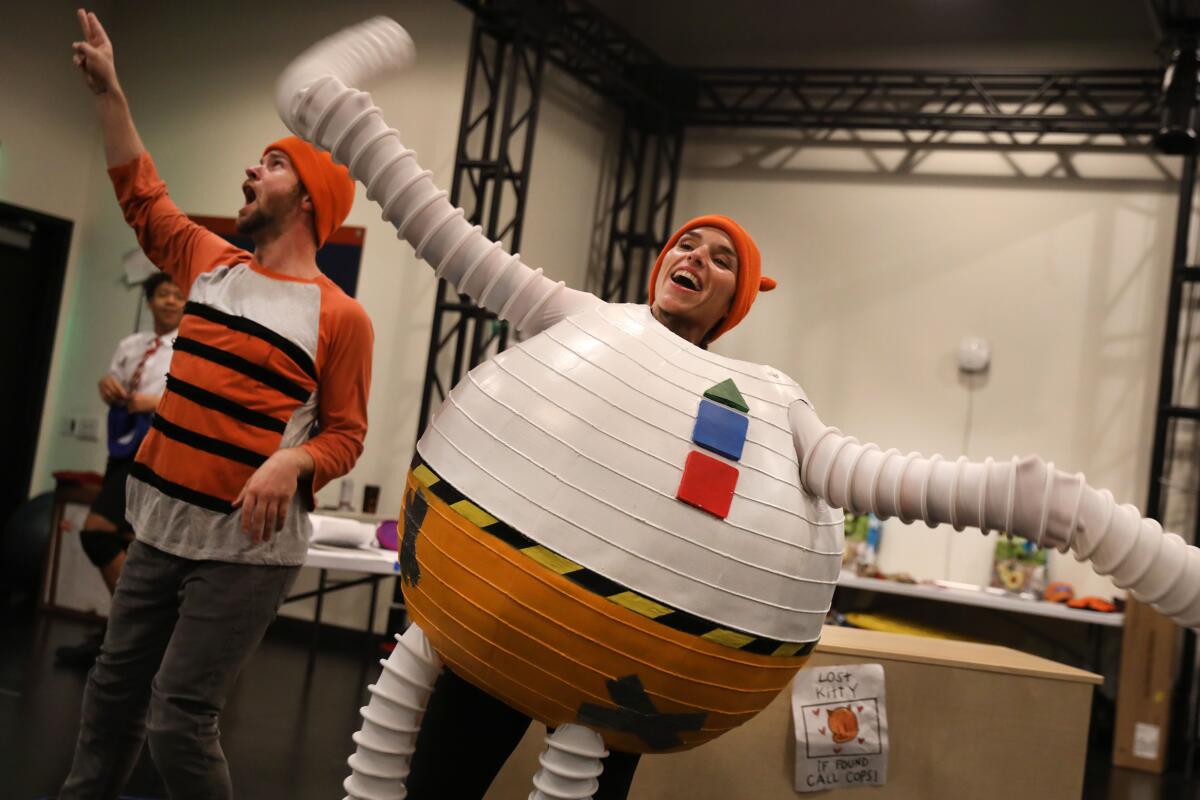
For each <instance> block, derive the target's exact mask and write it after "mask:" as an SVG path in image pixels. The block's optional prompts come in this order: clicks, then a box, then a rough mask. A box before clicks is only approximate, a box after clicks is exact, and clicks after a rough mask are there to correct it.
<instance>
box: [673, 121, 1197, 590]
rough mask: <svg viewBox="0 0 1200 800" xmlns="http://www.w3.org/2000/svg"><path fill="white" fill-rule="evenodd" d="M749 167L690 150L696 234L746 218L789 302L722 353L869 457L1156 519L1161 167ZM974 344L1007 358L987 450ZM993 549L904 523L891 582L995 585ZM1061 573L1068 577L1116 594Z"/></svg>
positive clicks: (980, 160)
mask: <svg viewBox="0 0 1200 800" xmlns="http://www.w3.org/2000/svg"><path fill="white" fill-rule="evenodd" d="M756 144H758V146H760V147H761V142H757V143H756ZM731 151H734V152H731ZM739 152H743V153H744V148H742V149H740V150H739V149H738V148H731V147H730V146H729V144H728V142H727V141H724V140H714V139H712V138H708V139H706V138H705V137H694V138H693V139H691V140H689V147H688V148H687V149H686V150H685V157H684V164H685V167H684V177H683V180H682V182H681V185H680V196H679V203H678V205H677V209H678V213H677V217H678V218H679V219H680V220H682V219H684V218H685V217H686V216H690V215H693V214H696V213H701V212H704V211H706V210H710V209H711V210H719V211H724V212H726V213H729V214H731V215H732V216H734V217H735V218H737V219H739V220H745V223H744V224H745V225H746V226H747V227H748V229H749V230H750V231H751V233H752V234H753V235H754V236H755V237H756V239H757V241H758V244H759V247H760V248H761V250H762V252H763V254H764V272H765V273H766V274H769V275H772V276H773V277H775V278H777V279H778V280H779V283H780V288H779V289H778V290H776V291H775V292H773V293H771V294H768V295H763V296H761V297H760V299H759V301H758V304H757V305H756V308H755V310H754V313H752V314H751V315H750V317H749V318H748V319H747V321H746V322H745V323H743V325H742V326H741V327H740V328H738V329H737V330H735V331H734V332H732V333H731V334H730V335H729V336H727V337H726V338H725V339H723V340H722V341H721V342H719V343H718V345H717V347H716V348H715V349H717V350H719V351H721V352H724V353H728V354H730V355H735V356H738V357H745V358H749V359H754V360H760V361H765V362H768V363H771V364H773V365H775V366H776V367H779V368H780V369H782V370H784V371H785V372H787V373H788V374H790V375H792V377H794V378H795V379H796V380H798V381H799V382H800V384H801V385H802V386H803V387H804V388H805V389H806V391H807V393H808V395H809V397H810V399H811V400H812V401H813V403H814V405H815V407H816V408H817V410H818V412H819V413H820V414H821V416H822V418H823V419H824V421H825V422H826V423H828V424H831V425H834V426H836V427H839V428H841V429H842V430H843V431H845V432H847V433H849V434H852V435H854V436H857V437H859V438H860V439H861V440H863V441H872V442H876V443H878V444H879V445H880V446H882V447H884V448H888V447H895V448H898V449H900V450H901V451H902V452H908V451H910V450H919V451H921V452H924V453H925V454H932V453H935V452H936V453H942V454H944V455H945V456H947V457H948V458H950V459H953V458H956V457H957V456H958V455H960V454H965V455H967V456H969V457H971V458H973V459H982V458H984V457H985V456H988V455H991V456H995V457H997V458H1008V457H1009V456H1011V455H1013V454H1029V453H1038V454H1041V455H1042V456H1044V457H1046V458H1047V459H1052V460H1054V461H1055V462H1056V463H1057V464H1058V465H1059V466H1060V467H1063V468H1066V469H1072V470H1082V471H1083V472H1085V473H1086V474H1087V475H1088V477H1089V479H1090V481H1091V482H1092V483H1093V485H1097V486H1103V487H1108V488H1110V489H1111V490H1112V491H1113V492H1114V494H1115V495H1116V496H1117V498H1118V500H1121V501H1125V502H1134V503H1138V504H1140V503H1142V502H1143V501H1144V499H1145V491H1146V480H1147V470H1148V460H1149V449H1150V448H1149V440H1150V435H1151V432H1152V422H1153V405H1154V402H1155V398H1156V391H1157V380H1156V378H1157V375H1158V359H1159V352H1160V347H1161V345H1160V342H1161V338H1162V332H1163V324H1164V317H1163V315H1164V309H1165V305H1166V295H1167V283H1166V279H1167V275H1168V268H1169V264H1170V257H1171V250H1170V247H1171V237H1172V232H1173V225H1174V210H1175V195H1174V187H1173V186H1172V185H1171V184H1170V183H1168V182H1165V181H1159V182H1155V181H1153V180H1149V179H1145V178H1144V177H1139V176H1149V175H1152V174H1153V173H1154V171H1155V169H1156V167H1155V166H1154V165H1153V164H1150V163H1147V158H1146V157H1144V156H1110V157H1107V158H1100V157H1098V156H1089V157H1087V159H1085V160H1086V161H1087V167H1086V169H1085V172H1087V171H1090V174H1092V175H1094V176H1095V178H1094V179H1093V180H1064V179H1058V178H1052V179H1036V178H1013V177H1001V176H1002V175H1004V174H1005V173H1009V174H1011V170H1008V169H1000V168H998V167H997V164H996V162H997V161H999V159H998V157H997V156H996V155H994V154H979V155H961V154H959V155H955V156H953V157H950V156H947V155H946V154H942V155H939V156H935V157H934V158H933V159H931V161H929V162H925V163H926V166H925V167H923V168H922V169H920V170H918V174H916V175H912V176H897V175H890V174H883V175H880V174H878V173H877V171H876V173H875V174H872V172H871V171H870V170H869V169H868V168H867V167H864V166H863V162H865V159H863V158H862V153H861V151H845V150H837V151H822V150H819V149H815V150H814V149H809V150H804V149H801V150H800V151H799V152H797V153H794V154H792V156H791V157H790V158H787V159H783V160H780V161H779V162H778V164H776V165H774V166H772V167H769V168H763V167H758V166H747V165H746V163H745V162H744V160H742V159H740V158H739V156H738V153H739ZM882 156H883V157H885V158H893V159H894V156H889V155H888V154H886V153H884V154H882ZM753 163H761V160H754V162H753ZM866 163H869V162H866ZM890 163H895V162H894V160H893V161H892V162H890ZM1162 163H1163V164H1164V165H1165V166H1166V167H1167V168H1168V169H1170V168H1172V167H1174V166H1176V165H1174V164H1173V163H1171V162H1170V160H1166V161H1164V162H1162ZM729 165H734V166H729ZM1035 174H1036V173H1035ZM1103 176H1109V177H1108V178H1105V177H1103ZM1113 176H1126V177H1125V178H1120V179H1119V178H1118V177H1113ZM1129 176H1133V177H1129ZM969 335H970V336H981V337H983V338H985V339H987V340H988V341H989V342H990V343H991V345H992V351H993V365H992V368H991V371H990V374H989V375H988V376H987V378H986V381H985V382H984V384H983V385H982V386H979V387H978V388H976V389H975V391H974V395H973V398H972V399H973V411H972V420H971V424H970V428H969V436H968V429H967V413H968V390H967V388H966V386H965V385H964V383H963V382H962V381H961V379H960V378H959V376H958V373H957V369H956V366H955V361H954V356H955V353H956V350H957V346H958V343H959V341H960V339H962V338H963V337H964V336H969ZM993 547H994V542H993V541H991V540H984V539H981V538H980V537H979V536H978V534H977V533H975V534H970V533H961V534H955V533H954V532H953V531H952V530H951V529H950V528H949V527H943V528H939V529H937V530H935V531H929V530H928V529H926V527H925V526H924V525H916V526H911V527H908V528H906V527H905V526H902V525H900V524H899V523H898V522H896V521H894V520H892V521H889V523H888V524H887V525H886V527H885V534H884V542H883V547H882V552H881V554H880V557H881V563H880V566H881V567H882V568H883V569H885V570H886V571H904V572H909V573H911V574H913V575H914V576H915V577H918V578H948V579H950V580H960V581H967V582H974V583H979V582H986V580H987V570H988V568H989V567H990V561H991V559H990V550H991V548H993ZM1052 556H1053V559H1052V566H1051V577H1052V578H1053V579H1062V580H1069V581H1071V582H1072V583H1074V584H1075V586H1076V588H1077V590H1082V591H1084V592H1086V593H1096V594H1100V595H1104V596H1109V595H1111V594H1112V593H1113V592H1114V589H1115V587H1113V586H1112V585H1111V583H1110V582H1109V581H1107V580H1106V579H1100V578H1098V577H1096V576H1094V575H1093V574H1092V573H1091V571H1090V570H1089V569H1088V568H1086V567H1084V566H1082V565H1078V564H1076V563H1075V562H1074V560H1073V559H1071V558H1069V557H1058V554H1057V553H1054V554H1052ZM947 566H948V568H947Z"/></svg>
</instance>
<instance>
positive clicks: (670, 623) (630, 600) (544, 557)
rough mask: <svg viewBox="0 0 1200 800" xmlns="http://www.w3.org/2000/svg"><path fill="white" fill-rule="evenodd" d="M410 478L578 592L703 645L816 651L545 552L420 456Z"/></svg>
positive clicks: (772, 652)
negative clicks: (719, 620) (723, 621)
mask: <svg viewBox="0 0 1200 800" xmlns="http://www.w3.org/2000/svg"><path fill="white" fill-rule="evenodd" d="M412 472H413V476H414V477H415V478H416V479H417V480H418V481H419V482H420V483H421V484H422V485H423V486H424V487H425V488H426V489H428V490H429V491H430V492H431V493H432V494H433V495H434V496H435V497H437V498H438V499H440V500H441V501H442V502H444V503H445V504H446V505H448V506H450V508H451V510H453V511H455V512H456V513H458V514H461V515H462V516H463V517H464V518H465V519H466V520H468V521H469V522H470V523H471V524H473V525H475V526H476V527H478V528H480V529H482V530H485V531H487V532H488V533H490V534H492V535H493V536H495V537H496V538H497V539H500V540H501V541H503V542H505V543H506V544H508V545H510V546H512V547H515V548H516V549H517V550H520V551H521V552H522V553H524V554H525V555H527V556H529V557H530V558H532V559H533V560H534V561H536V562H538V563H539V564H541V565H542V566H543V567H545V568H546V569H549V570H551V571H552V572H556V573H558V574H559V575H562V576H563V577H564V578H566V579H567V580H569V581H571V582H572V583H574V584H576V585H577V586H581V587H583V588H584V589H587V590H588V591H590V592H593V593H595V594H598V595H601V596H602V597H605V598H607V599H608V600H610V601H612V602H613V603H616V604H617V605H620V606H624V607H625V608H628V609H629V610H630V611H633V612H635V613H638V614H641V615H642V616H643V617H646V618H648V619H652V620H654V621H655V622H657V623H659V624H661V625H666V626H667V627H668V628H672V629H674V630H677V631H682V632H683V633H690V634H692V635H693V636H699V637H700V638H701V639H707V640H708V641H710V642H715V643H716V644H719V645H724V646H725V647H730V648H733V649H734V650H742V651H745V652H748V653H757V654H759V655H766V656H783V657H794V656H806V655H808V654H809V653H811V652H812V650H813V648H814V647H816V646H817V643H816V641H812V642H784V641H780V640H779V639H768V638H766V637H764V636H756V635H754V634H752V633H747V632H745V631H738V630H733V629H730V628H724V627H721V626H719V625H717V624H716V623H715V622H712V621H710V620H706V619H704V618H703V617H698V616H696V615H695V614H690V613H688V612H687V611H681V610H680V609H678V608H672V607H671V606H668V605H664V604H662V603H660V602H659V601H657V600H653V599H651V598H649V597H646V596H645V595H641V594H638V593H637V592H634V591H631V590H630V589H628V588H626V587H625V586H622V585H621V584H619V583H617V582H616V581H613V580H610V579H609V578H606V577H604V576H603V575H601V574H599V573H597V572H593V571H592V570H590V569H588V568H586V567H584V566H582V565H580V564H576V563H575V562H574V561H572V560H570V559H569V558H566V557H565V556H562V555H559V554H558V553H555V552H554V551H553V550H550V549H548V548H546V547H543V546H542V545H540V544H538V543H537V542H535V541H533V540H532V539H530V538H529V537H528V536H526V535H525V534H523V533H521V532H520V531H518V530H516V529H515V528H513V527H512V526H510V525H507V524H505V523H504V522H501V521H500V520H498V519H496V518H495V517H494V516H492V515H491V514H489V513H488V512H487V511H485V510H484V509H482V508H480V507H479V506H478V505H476V504H475V503H474V502H472V501H471V500H469V499H468V498H467V496H466V495H464V494H463V493H462V492H460V491H459V490H458V489H455V488H454V487H453V486H451V485H450V483H449V482H448V481H446V480H445V479H444V478H442V477H441V476H439V475H438V474H437V473H436V472H434V471H433V469H432V468H430V466H429V465H428V464H426V463H425V462H424V461H422V460H421V458H420V456H417V457H415V458H413V462H412Z"/></svg>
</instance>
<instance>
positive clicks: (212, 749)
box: [59, 541, 300, 800]
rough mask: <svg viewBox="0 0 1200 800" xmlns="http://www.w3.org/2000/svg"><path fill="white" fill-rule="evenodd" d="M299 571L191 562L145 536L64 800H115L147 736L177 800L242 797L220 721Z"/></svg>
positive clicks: (92, 679) (114, 621)
mask: <svg viewBox="0 0 1200 800" xmlns="http://www.w3.org/2000/svg"><path fill="white" fill-rule="evenodd" d="M299 571H300V568H299V567H272V566H259V565H256V564H232V563H228V562H223V561H192V560H190V559H186V558H179V557H178V556H173V555H171V554H170V553H165V552H163V551H162V550H157V549H155V548H153V547H151V546H149V545H147V544H144V543H142V542H137V541H135V542H134V543H133V544H132V545H131V546H130V548H129V555H128V558H127V559H126V561H125V567H124V569H123V570H122V572H121V579H120V581H119V582H118V584H117V590H116V593H115V594H114V595H113V604H112V611H111V613H110V615H109V618H108V632H107V634H105V637H104V645H103V647H102V649H101V653H100V657H99V658H98V659H96V665H95V666H94V667H93V668H92V671H91V672H90V673H89V674H88V682H87V689H86V690H85V692H84V695H83V712H82V715H81V718H80V722H79V740H78V742H77V743H76V745H75V759H74V762H73V763H72V765H71V774H70V775H69V776H68V777H67V781H66V783H65V784H64V785H63V788H62V791H61V793H60V794H59V798H60V800H67V798H71V800H74V798H89V799H90V798H115V797H117V796H118V795H119V794H120V792H121V789H122V788H124V785H125V782H126V780H128V778H129V773H130V772H131V771H132V770H133V767H134V765H135V764H136V763H137V758H138V755H139V754H140V752H141V749H142V742H143V741H145V740H148V741H149V744H150V755H151V757H152V758H153V759H154V764H155V766H156V767H157V768H158V771H159V774H160V775H162V778H163V783H164V784H166V787H167V792H168V793H169V794H170V796H171V798H172V800H184V798H204V800H221V799H222V798H230V797H232V796H233V789H232V786H231V784H230V781H229V768H228V766H227V765H226V763H225V754H224V753H223V752H222V751H221V742H220V730H219V728H218V720H217V718H218V715H219V714H220V713H221V709H222V708H223V707H224V706H225V701H226V699H227V698H228V697H229V692H230V690H231V689H232V688H233V684H234V682H235V681H236V680H237V676H238V674H239V673H240V672H241V671H242V668H243V667H244V666H245V665H246V663H247V662H248V661H249V660H250V656H251V655H252V654H253V653H254V650H255V648H257V647H258V643H259V642H260V641H261V640H262V637H263V634H264V633H265V632H266V630H267V626H268V625H270V624H271V621H272V620H273V619H275V613H276V611H278V610H279V606H280V604H281V603H282V602H283V600H284V598H285V597H286V596H287V593H288V590H289V589H291V586H292V583H293V582H294V581H295V579H296V575H297V573H298V572H299ZM147 712H148V713H147Z"/></svg>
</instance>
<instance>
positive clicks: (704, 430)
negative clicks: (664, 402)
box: [692, 400, 750, 461]
mask: <svg viewBox="0 0 1200 800" xmlns="http://www.w3.org/2000/svg"><path fill="white" fill-rule="evenodd" d="M749 425H750V419H749V417H745V416H743V415H741V414H739V413H737V412H736V411H733V410H731V409H728V408H726V407H725V406H721V405H717V404H716V403H714V402H713V401H711V400H701V401H700V410H699V411H697V412H696V427H695V428H694V429H693V430H692V441H693V442H695V443H696V444H698V445H700V446H701V447H703V448H705V449H707V450H712V451H713V452H714V453H717V454H718V455H722V456H725V457H726V458H732V459H733V460H734V461H737V460H738V459H739V458H741V457H742V447H743V446H744V445H745V444H746V428H748V427H749Z"/></svg>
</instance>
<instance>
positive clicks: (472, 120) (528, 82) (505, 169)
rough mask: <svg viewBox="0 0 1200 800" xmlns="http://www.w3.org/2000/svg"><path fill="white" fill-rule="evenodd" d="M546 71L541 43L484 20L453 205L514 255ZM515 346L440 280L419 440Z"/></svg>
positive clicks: (499, 325)
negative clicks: (471, 374) (466, 385)
mask: <svg viewBox="0 0 1200 800" xmlns="http://www.w3.org/2000/svg"><path fill="white" fill-rule="evenodd" d="M544 66H545V57H544V53H543V50H542V48H541V46H540V42H538V41H537V40H530V39H528V38H527V37H524V36H522V35H520V34H517V35H515V36H513V37H511V38H508V37H507V36H506V35H503V34H500V33H498V32H497V31H496V30H494V29H492V28H491V27H490V26H488V25H487V24H486V23H485V22H484V21H482V20H480V19H477V20H476V22H475V25H474V29H473V32H472V35H471V60H470V71H469V72H468V73H467V85H466V91H465V93H464V97H463V108H462V118H461V120H460V124H459V134H458V146H457V150H456V151H455V161H454V179H453V184H452V186H451V192H450V201H451V202H452V203H453V204H454V205H456V206H460V207H462V208H463V209H464V210H465V211H466V218H467V220H468V221H470V222H471V223H472V224H474V225H479V226H481V227H482V228H483V230H484V233H486V234H487V236H488V237H489V238H490V239H493V240H494V241H498V242H502V243H503V244H504V245H505V247H506V248H507V249H508V250H509V252H513V253H515V252H517V250H518V249H519V248H520V243H521V230H522V223H523V221H524V215H525V198H526V194H527V192H528V188H529V168H530V164H531V161H532V154H533V142H534V134H535V133H536V130H537V113H538V103H539V100H540V96H541V86H542V73H543V71H544ZM507 342H508V326H507V324H506V323H504V322H502V321H500V320H498V319H497V317H496V315H495V314H492V313H491V312H489V311H487V310H486V309H482V308H479V307H478V306H475V305H474V304H473V303H471V301H470V299H469V298H467V297H466V296H461V295H458V294H457V293H456V292H455V291H454V290H453V287H451V286H450V285H449V284H448V283H447V282H446V281H439V284H438V290H437V301H436V304H435V306H434V312H433V330H432V331H431V333H430V338H429V353H428V356H427V358H426V365H425V381H424V387H423V390H422V392H421V410H420V415H419V417H418V435H419V434H420V433H421V432H422V431H424V430H425V426H426V424H428V421H429V416H430V413H431V412H432V410H433V408H435V407H436V406H435V403H436V404H440V403H441V402H442V400H444V399H445V397H446V394H447V392H448V391H449V388H450V387H452V386H453V385H454V384H456V383H457V382H458V381H459V379H461V378H462V376H463V374H464V373H465V372H466V370H468V369H470V368H471V367H473V366H475V365H476V364H478V363H480V362H481V361H483V360H484V359H485V358H486V357H487V356H488V355H489V354H490V353H492V352H494V351H495V350H502V349H504V347H505V345H506V344H507Z"/></svg>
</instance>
